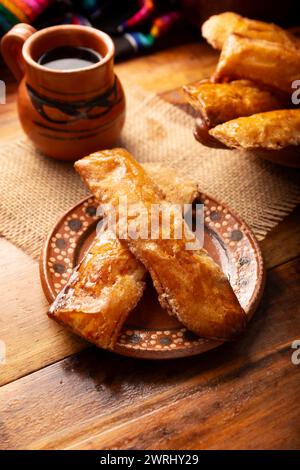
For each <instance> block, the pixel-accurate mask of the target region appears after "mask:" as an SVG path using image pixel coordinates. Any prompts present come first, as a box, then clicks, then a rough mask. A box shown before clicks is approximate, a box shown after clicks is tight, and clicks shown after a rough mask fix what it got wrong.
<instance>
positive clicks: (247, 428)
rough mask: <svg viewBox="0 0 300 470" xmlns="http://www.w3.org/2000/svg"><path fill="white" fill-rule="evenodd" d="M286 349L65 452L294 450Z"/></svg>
mask: <svg viewBox="0 0 300 470" xmlns="http://www.w3.org/2000/svg"><path fill="white" fill-rule="evenodd" d="M290 356H291V352H290V350H289V348H287V349H283V350H282V351H280V352H277V353H275V354H272V355H271V356H267V357H265V358H263V359H262V360H261V361H258V362H255V363H249V364H247V365H245V367H241V368H240V369H237V370H234V371H230V372H228V373H227V374H224V375H222V376H221V377H218V378H216V379H215V380H211V381H209V382H208V383H206V384H204V385H200V386H198V387H195V388H194V389H193V390H190V393H189V394H188V396H184V397H183V398H181V399H179V400H176V397H175V399H174V397H173V396H172V397H170V402H169V403H168V404H167V405H165V406H163V407H162V408H160V409H158V410H155V411H153V412H150V413H147V415H145V416H141V417H136V418H134V419H132V420H130V421H129V422H127V423H125V424H123V425H121V426H116V427H114V428H113V429H111V430H108V431H105V432H101V430H100V428H99V430H100V433H99V435H97V436H94V437H92V438H89V439H86V440H83V441H82V442H80V443H78V444H75V445H73V446H72V445H71V446H70V447H69V448H71V449H219V450H220V449H256V450H257V449H299V446H300V425H299V423H300V408H299V406H298V402H299V397H298V393H299V392H298V385H299V380H300V368H298V369H297V368H296V366H294V365H292V364H291V360H290Z"/></svg>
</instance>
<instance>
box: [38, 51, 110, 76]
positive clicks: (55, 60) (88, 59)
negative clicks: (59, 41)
mask: <svg viewBox="0 0 300 470" xmlns="http://www.w3.org/2000/svg"><path fill="white" fill-rule="evenodd" d="M101 59H102V56H101V55H100V54H99V53H98V52H96V51H94V50H93V49H89V48H88V47H77V46H61V47H56V48H55V49H50V50H49V51H47V52H44V54H42V55H41V57H40V58H39V59H38V61H37V62H38V64H40V65H43V66H44V67H47V68H48V69H54V70H74V69H82V68H84V67H88V66H90V65H93V64H96V63H97V62H100V60H101Z"/></svg>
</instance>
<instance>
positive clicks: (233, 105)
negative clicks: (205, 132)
mask: <svg viewBox="0 0 300 470" xmlns="http://www.w3.org/2000/svg"><path fill="white" fill-rule="evenodd" d="M183 89H184V91H185V94H186V96H187V99H188V101H189V102H190V104H191V105H192V106H193V107H194V108H195V109H196V110H197V111H198V112H199V117H200V119H202V120H203V122H204V123H205V125H206V126H207V127H208V128H211V127H215V126H217V125H218V124H221V123H223V122H226V121H230V120H231V119H235V118H237V117H239V116H250V115H251V114H255V113H260V112H264V111H270V110H272V109H279V108H281V107H282V106H283V100H282V99H280V98H279V97H277V96H276V95H274V93H272V92H271V91H269V90H266V89H264V88H262V87H259V85H257V84H255V83H253V82H251V81H249V80H235V81H232V82H230V83H211V82H208V81H207V82H198V83H194V84H193V85H188V86H185V87H183Z"/></svg>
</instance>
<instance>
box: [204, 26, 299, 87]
mask: <svg viewBox="0 0 300 470" xmlns="http://www.w3.org/2000/svg"><path fill="white" fill-rule="evenodd" d="M299 76H300V50H295V49H292V48H289V47H286V46H284V45H282V44H278V43H275V42H270V41H265V40H262V39H252V38H251V39H250V38H246V37H242V36H240V35H238V34H231V35H230V36H229V37H228V39H227V40H226V42H225V44H224V47H223V49H222V52H221V56H220V60H219V63H218V65H217V69H216V72H215V74H214V75H213V80H214V81H216V82H218V81H223V80H224V79H228V78H229V79H235V78H247V79H249V80H253V81H255V82H258V83H262V84H264V85H266V86H269V87H271V88H274V89H277V90H278V91H281V92H283V93H288V94H289V95H290V94H291V93H292V91H293V89H292V82H293V81H295V80H298V79H299Z"/></svg>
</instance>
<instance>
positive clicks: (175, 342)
mask: <svg viewBox="0 0 300 470" xmlns="http://www.w3.org/2000/svg"><path fill="white" fill-rule="evenodd" d="M201 200H202V201H203V202H204V208H205V235H204V247H205V248H206V249H207V251H208V252H209V254H210V255H211V256H212V257H213V258H214V259H215V261H216V262H217V263H218V264H219V265H220V266H221V268H222V270H223V271H224V272H225V273H226V274H227V275H228V277H229V279H230V283H231V285H232V287H233V289H234V291H235V293H236V295H237V297H238V299H239V301H240V303H241V305H242V307H243V308H244V310H245V312H246V313H247V316H248V318H249V319H250V318H251V316H252V315H253V313H254V311H255V309H256V308H257V306H258V303H259V301H260V299H261V296H262V293H263V288H264V280H265V273H264V266H263V260H262V256H261V252H260V249H259V246H258V244H257V241H256V240H255V238H254V235H253V234H252V232H251V231H250V229H249V228H248V227H247V226H246V225H245V223H244V222H243V221H242V220H241V219H240V218H239V217H238V216H236V215H235V214H234V213H233V212H232V211H231V210H230V209H229V208H228V207H227V206H225V205H224V204H220V203H219V202H217V201H215V200H214V199H212V198H210V197H208V196H206V195H201ZM98 220H99V219H98V217H97V216H96V202H95V199H94V198H93V197H92V196H91V197H88V198H86V199H84V200H82V201H81V202H79V203H78V204H77V205H76V206H74V207H73V208H72V209H70V210H69V211H68V212H66V213H65V214H64V215H63V216H62V217H61V218H60V220H59V221H58V222H57V224H56V225H55V226H54V227H53V229H52V230H51V232H50V234H49V236H48V238H47V240H46V243H45V246H44V249H43V252H42V256H41V261H40V275H41V282H42V286H43V289H44V292H45V295H46V297H47V299H48V301H49V302H52V301H53V300H54V298H55V297H56V295H57V294H58V292H59V291H60V290H61V289H62V287H64V285H65V284H66V282H67V280H68V278H69V276H70V274H71V272H72V270H73V268H74V267H75V266H76V265H77V264H78V262H79V261H80V260H81V259H82V257H83V255H84V253H85V251H86V249H87V248H88V247H89V245H90V243H91V241H92V240H93V238H94V236H95V229H96V224H97V222H98ZM220 344H222V343H221V342H219V341H212V340H208V339H204V338H199V337H197V336H195V335H194V334H193V333H191V332H190V331H187V330H186V328H184V327H183V326H182V325H181V324H180V323H179V322H178V321H177V320H176V319H175V318H173V317H170V316H169V315H168V314H167V313H166V312H165V311H164V310H163V309H162V308H161V307H160V305H159V303H158V300H157V294H156V291H155V290H154V288H153V286H152V284H151V280H150V279H148V282H147V288H146V291H145V293H144V296H143V298H142V300H141V301H140V303H139V304H138V306H137V307H136V308H135V310H134V311H133V312H132V313H131V314H130V317H129V318H128V320H127V322H126V324H125V326H124V328H123V330H122V332H121V334H120V336H119V339H118V342H117V344H116V346H115V349H114V351H115V352H116V353H119V354H123V355H126V356H134V357H140V358H148V359H168V358H175V357H183V356H190V355H194V354H198V353H201V352H204V351H207V350H209V349H213V348H215V347H217V346H219V345H220Z"/></svg>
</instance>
